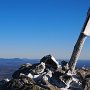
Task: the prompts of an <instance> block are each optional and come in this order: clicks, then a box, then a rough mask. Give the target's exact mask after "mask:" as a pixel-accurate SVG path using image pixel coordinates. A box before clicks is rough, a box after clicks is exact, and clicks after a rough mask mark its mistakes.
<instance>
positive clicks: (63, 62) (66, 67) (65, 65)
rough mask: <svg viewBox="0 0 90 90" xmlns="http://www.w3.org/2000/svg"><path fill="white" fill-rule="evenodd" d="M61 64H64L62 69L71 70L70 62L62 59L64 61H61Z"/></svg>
mask: <svg viewBox="0 0 90 90" xmlns="http://www.w3.org/2000/svg"><path fill="white" fill-rule="evenodd" d="M61 66H62V70H64V71H67V70H69V65H68V62H66V61H62V62H61Z"/></svg>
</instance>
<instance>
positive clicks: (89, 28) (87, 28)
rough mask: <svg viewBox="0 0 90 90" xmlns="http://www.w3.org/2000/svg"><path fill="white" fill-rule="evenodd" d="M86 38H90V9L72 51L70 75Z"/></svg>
mask: <svg viewBox="0 0 90 90" xmlns="http://www.w3.org/2000/svg"><path fill="white" fill-rule="evenodd" d="M88 36H90V8H89V10H88V13H87V17H86V21H85V23H84V26H83V28H82V31H81V33H80V36H79V38H78V40H77V42H76V44H75V46H74V50H73V53H72V56H71V59H70V61H69V67H70V69H71V71H72V73H73V72H74V70H75V67H76V63H77V60H78V58H79V56H80V53H81V50H82V47H83V44H84V42H85V40H86V39H87V37H88Z"/></svg>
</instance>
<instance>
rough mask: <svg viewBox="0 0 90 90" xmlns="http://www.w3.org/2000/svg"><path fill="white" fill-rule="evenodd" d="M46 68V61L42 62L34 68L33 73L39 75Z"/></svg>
mask: <svg viewBox="0 0 90 90" xmlns="http://www.w3.org/2000/svg"><path fill="white" fill-rule="evenodd" d="M44 70H45V63H43V62H41V63H40V64H38V65H37V66H36V67H35V68H34V69H32V73H33V74H36V75H38V74H41V73H43V72H44Z"/></svg>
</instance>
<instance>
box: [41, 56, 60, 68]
mask: <svg viewBox="0 0 90 90" xmlns="http://www.w3.org/2000/svg"><path fill="white" fill-rule="evenodd" d="M40 62H44V63H45V65H46V66H48V67H52V68H54V69H57V68H58V67H59V63H58V62H57V61H56V60H55V58H54V57H53V56H51V55H47V56H44V57H43V58H42V59H41V60H40Z"/></svg>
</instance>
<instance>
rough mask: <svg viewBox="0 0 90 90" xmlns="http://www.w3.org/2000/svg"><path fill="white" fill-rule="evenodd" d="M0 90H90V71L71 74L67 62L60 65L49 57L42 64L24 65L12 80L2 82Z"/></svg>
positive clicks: (83, 70) (77, 71)
mask: <svg viewBox="0 0 90 90" xmlns="http://www.w3.org/2000/svg"><path fill="white" fill-rule="evenodd" d="M0 90H90V69H85V68H82V69H76V71H75V72H74V73H71V71H70V69H69V65H68V63H67V62H66V61H62V62H61V64H59V63H58V62H57V61H56V60H55V58H54V57H53V56H51V55H47V56H44V57H43V58H42V59H41V60H40V63H36V64H33V65H32V64H30V63H26V64H23V65H22V66H21V67H20V68H19V69H18V70H17V71H15V72H14V73H13V75H12V79H11V80H8V79H5V80H2V81H0Z"/></svg>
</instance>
